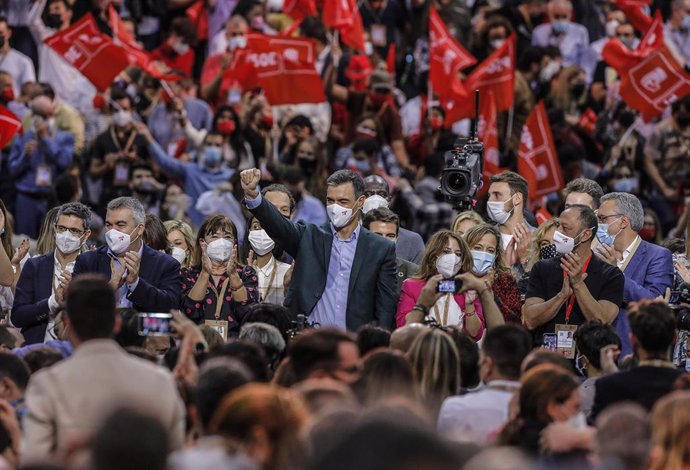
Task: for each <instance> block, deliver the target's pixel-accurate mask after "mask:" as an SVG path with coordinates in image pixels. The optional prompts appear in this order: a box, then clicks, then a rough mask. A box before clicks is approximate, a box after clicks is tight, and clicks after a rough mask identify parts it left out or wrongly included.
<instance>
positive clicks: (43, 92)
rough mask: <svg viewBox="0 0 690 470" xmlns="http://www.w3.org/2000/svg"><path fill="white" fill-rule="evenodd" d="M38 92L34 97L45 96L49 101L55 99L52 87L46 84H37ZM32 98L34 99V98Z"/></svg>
mask: <svg viewBox="0 0 690 470" xmlns="http://www.w3.org/2000/svg"><path fill="white" fill-rule="evenodd" d="M38 86H39V91H38V94H36V96H47V97H48V98H50V99H51V100H54V99H55V89H54V88H53V85H51V84H50V83H48V82H39V84H38ZM36 96H34V98H35V97H36Z"/></svg>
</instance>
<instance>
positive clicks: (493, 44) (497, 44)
mask: <svg viewBox="0 0 690 470" xmlns="http://www.w3.org/2000/svg"><path fill="white" fill-rule="evenodd" d="M505 42H506V40H505V39H503V38H501V39H492V40H491V41H489V45H490V46H491V47H493V48H494V50H496V49H500V48H501V46H502V45H503V44H505Z"/></svg>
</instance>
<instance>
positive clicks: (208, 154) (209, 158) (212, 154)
mask: <svg viewBox="0 0 690 470" xmlns="http://www.w3.org/2000/svg"><path fill="white" fill-rule="evenodd" d="M203 155H204V156H203V163H204V166H205V167H206V168H213V167H215V166H218V164H219V163H220V162H221V161H222V160H223V152H222V151H221V150H220V148H218V147H204V154H203Z"/></svg>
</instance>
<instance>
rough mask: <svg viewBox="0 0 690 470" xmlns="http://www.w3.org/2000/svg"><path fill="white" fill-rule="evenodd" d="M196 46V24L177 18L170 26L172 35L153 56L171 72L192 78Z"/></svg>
mask: <svg viewBox="0 0 690 470" xmlns="http://www.w3.org/2000/svg"><path fill="white" fill-rule="evenodd" d="M195 45H196V30H195V28H194V23H192V21H191V20H190V19H189V18H187V17H186V16H181V17H178V18H175V19H174V20H173V22H172V24H171V25H170V35H169V36H168V38H167V39H166V40H165V41H163V44H161V45H160V46H159V47H158V49H155V50H154V51H153V52H152V53H151V55H153V58H154V59H156V60H159V61H161V62H163V63H164V64H165V65H167V66H168V67H170V69H171V70H175V71H180V72H182V73H184V76H185V77H188V78H189V77H191V76H192V69H193V68H194V58H195V56H194V49H192V48H193V47H194V46H195Z"/></svg>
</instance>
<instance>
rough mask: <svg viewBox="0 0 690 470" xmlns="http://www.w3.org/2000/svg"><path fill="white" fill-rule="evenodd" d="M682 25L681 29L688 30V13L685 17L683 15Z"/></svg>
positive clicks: (689, 22)
mask: <svg viewBox="0 0 690 470" xmlns="http://www.w3.org/2000/svg"><path fill="white" fill-rule="evenodd" d="M682 26H683V29H686V30H690V15H685V17H683V23H682Z"/></svg>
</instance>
